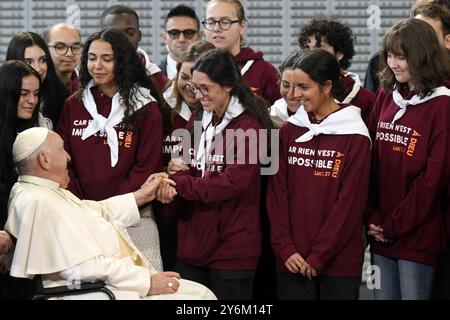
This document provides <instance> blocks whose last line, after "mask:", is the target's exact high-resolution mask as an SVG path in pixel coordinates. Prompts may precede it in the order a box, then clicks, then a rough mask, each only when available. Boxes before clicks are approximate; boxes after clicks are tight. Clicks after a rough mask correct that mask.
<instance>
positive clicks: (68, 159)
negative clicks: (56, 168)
mask: <svg viewBox="0 0 450 320" xmlns="http://www.w3.org/2000/svg"><path fill="white" fill-rule="evenodd" d="M64 152H65V153H66V158H67V162H70V160H72V158H71V157H70V155H69V154H68V153H67V151H66V150H64Z"/></svg>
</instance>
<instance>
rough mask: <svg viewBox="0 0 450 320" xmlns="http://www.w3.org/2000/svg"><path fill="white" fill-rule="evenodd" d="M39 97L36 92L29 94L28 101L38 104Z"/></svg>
mask: <svg viewBox="0 0 450 320" xmlns="http://www.w3.org/2000/svg"><path fill="white" fill-rule="evenodd" d="M38 99H39V97H38V96H37V95H34V94H30V95H28V99H27V103H28V104H31V105H34V106H35V105H37V103H38Z"/></svg>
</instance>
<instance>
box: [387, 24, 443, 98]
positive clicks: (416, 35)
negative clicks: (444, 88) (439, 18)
mask: <svg viewBox="0 0 450 320" xmlns="http://www.w3.org/2000/svg"><path fill="white" fill-rule="evenodd" d="M388 53H393V54H395V55H398V56H403V57H404V58H405V59H406V62H407V63H408V68H409V73H410V74H411V78H412V83H413V84H414V89H415V90H416V92H417V94H418V95H419V96H420V97H425V96H427V95H429V94H431V92H432V91H433V89H434V88H436V87H439V86H440V85H442V82H443V81H444V80H447V79H450V58H449V55H448V53H447V52H446V50H445V48H444V46H442V45H441V44H440V43H439V41H438V38H437V35H436V32H435V31H434V29H433V28H432V27H431V26H430V25H429V24H428V23H426V22H423V21H421V20H418V19H407V20H404V21H401V22H399V23H397V24H395V25H394V26H392V27H391V28H390V29H389V30H388V31H387V33H386V35H385V36H384V40H383V48H382V50H381V56H382V58H383V62H384V68H383V69H382V71H381V73H380V80H381V86H382V87H383V88H384V89H385V90H386V91H387V92H389V93H391V92H392V91H393V90H394V89H395V88H396V87H399V86H404V85H405V84H403V83H400V82H398V81H397V79H396V78H395V75H394V73H393V72H392V70H391V69H390V68H389V67H388V65H387V57H388Z"/></svg>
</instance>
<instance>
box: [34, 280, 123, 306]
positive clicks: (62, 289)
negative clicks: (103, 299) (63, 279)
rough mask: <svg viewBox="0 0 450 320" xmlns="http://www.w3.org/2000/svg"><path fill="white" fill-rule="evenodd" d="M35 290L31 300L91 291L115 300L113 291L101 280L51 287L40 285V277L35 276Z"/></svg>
mask: <svg viewBox="0 0 450 320" xmlns="http://www.w3.org/2000/svg"><path fill="white" fill-rule="evenodd" d="M36 281H37V282H38V283H37V284H36V286H37V291H36V293H35V295H34V296H33V298H32V300H47V299H49V298H54V297H62V296H67V295H79V294H85V293H91V292H103V293H104V294H106V295H107V296H108V298H109V299H110V300H116V297H115V296H114V293H112V291H111V290H109V289H108V288H107V287H106V285H105V283H104V282H103V281H97V282H83V283H77V284H76V285H74V286H73V287H70V286H59V287H51V288H43V287H42V278H41V277H37V279H36Z"/></svg>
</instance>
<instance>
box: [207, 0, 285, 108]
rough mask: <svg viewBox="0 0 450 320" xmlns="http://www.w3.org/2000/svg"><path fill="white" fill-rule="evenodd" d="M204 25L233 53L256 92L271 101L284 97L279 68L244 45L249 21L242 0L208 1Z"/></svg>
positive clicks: (213, 40) (217, 43)
mask: <svg viewBox="0 0 450 320" xmlns="http://www.w3.org/2000/svg"><path fill="white" fill-rule="evenodd" d="M202 25H203V27H204V28H205V35H206V39H207V40H208V41H209V42H211V43H212V44H213V45H215V46H216V48H221V49H225V50H227V51H229V52H230V53H231V54H232V55H233V56H234V59H235V61H236V63H237V64H238V65H239V68H240V70H241V74H242V76H243V78H244V80H246V81H247V83H248V84H249V85H250V87H251V88H252V90H253V91H254V92H256V93H258V94H259V95H261V96H262V97H263V98H265V99H266V100H267V101H269V105H271V104H273V103H274V102H275V101H276V100H278V99H279V98H281V95H280V92H279V89H278V73H277V71H276V69H275V68H274V67H273V66H272V65H271V64H270V63H268V62H267V61H265V60H264V59H263V53H262V52H255V51H253V50H252V49H251V48H249V47H246V46H243V37H244V35H245V31H246V29H247V25H248V22H247V19H246V17H245V11H244V7H243V6H242V3H241V2H240V1H239V0H212V1H210V2H208V5H207V6H206V14H205V20H203V21H202Z"/></svg>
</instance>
